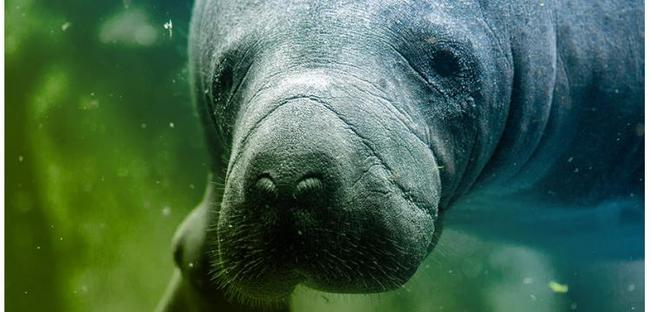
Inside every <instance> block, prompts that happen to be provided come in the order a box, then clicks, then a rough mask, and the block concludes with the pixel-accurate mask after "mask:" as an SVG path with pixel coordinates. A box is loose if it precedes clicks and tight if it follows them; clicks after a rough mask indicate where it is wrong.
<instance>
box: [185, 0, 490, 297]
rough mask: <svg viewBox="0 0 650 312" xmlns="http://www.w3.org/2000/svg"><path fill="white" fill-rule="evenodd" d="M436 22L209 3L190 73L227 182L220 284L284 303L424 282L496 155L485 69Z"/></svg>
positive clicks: (294, 6)
mask: <svg viewBox="0 0 650 312" xmlns="http://www.w3.org/2000/svg"><path fill="white" fill-rule="evenodd" d="M431 11H432V8H431V7H427V6H422V5H405V4H401V5H397V4H386V3H382V4H380V3H375V2H372V3H370V4H365V5H364V4H359V3H358V2H350V3H347V2H345V3H344V2H340V3H339V2H337V3H318V2H315V3H302V2H301V3H289V2H284V1H279V2H277V3H275V2H273V1H269V2H263V3H260V2H249V1H241V2H231V1H224V2H223V3H222V2H219V1H199V2H198V3H197V4H196V7H195V12H194V17H193V23H192V29H191V38H190V40H191V41H190V44H191V49H190V52H191V68H192V70H193V79H194V86H195V90H196V95H197V102H198V105H199V108H200V110H201V112H202V117H203V120H204V123H205V128H206V133H207V135H208V137H209V141H208V142H209V144H210V147H211V149H212V151H213V156H214V158H215V165H214V170H215V172H216V174H217V176H219V177H220V179H221V180H219V179H218V180H217V181H216V182H215V183H213V184H211V186H210V187H214V188H216V189H217V190H218V191H220V192H221V194H222V196H221V202H220V203H218V204H216V205H215V206H216V208H215V211H214V217H213V220H212V223H213V226H212V229H211V232H210V235H209V237H211V239H212V243H213V244H212V247H211V249H210V251H209V257H210V260H211V262H212V266H213V270H214V277H215V279H216V280H217V281H218V283H220V284H221V285H222V286H224V287H226V288H227V289H228V290H230V291H232V292H234V293H236V294H237V295H239V296H242V297H244V298H248V299H252V300H260V301H273V300H278V299H281V298H284V297H286V296H287V295H288V294H289V293H290V292H291V291H292V290H293V288H294V287H295V286H296V285H297V284H304V285H306V286H309V287H312V288H316V289H319V290H324V291H331V292H345V293H367V292H379V291H386V290H390V289H394V288H396V287H399V286H401V285H402V284H404V283H405V282H406V281H407V280H408V279H409V278H410V277H411V276H412V275H413V274H414V272H415V271H416V270H417V268H418V265H419V264H420V262H421V261H422V260H423V259H424V258H425V257H426V256H427V254H428V252H429V251H430V250H431V249H432V248H433V246H434V245H435V243H436V241H437V237H438V234H439V232H440V229H441V228H440V225H439V221H440V220H439V211H440V207H441V205H442V204H444V203H445V202H446V201H448V200H450V198H452V197H453V194H455V190H457V189H458V188H462V187H465V186H466V185H468V183H469V182H467V181H466V180H465V179H464V175H463V173H467V172H474V171H476V169H475V168H474V167H475V166H474V165H473V162H474V161H476V160H477V159H482V158H485V155H483V154H484V153H485V151H484V150H483V149H482V148H481V147H480V146H478V147H476V146H475V145H480V144H481V142H478V140H482V139H483V137H482V136H481V135H480V134H478V129H479V128H480V125H477V123H476V122H474V121H473V120H474V119H475V118H477V117H480V116H481V115H482V114H486V113H485V111H488V109H487V108H486V109H484V110H480V109H477V106H478V105H482V102H484V97H485V94H483V93H481V85H482V83H481V79H480V78H479V77H478V73H479V72H481V67H482V66H483V64H482V63H481V62H480V61H479V56H478V55H476V54H473V52H472V51H473V48H472V45H471V43H469V42H468V41H467V40H469V39H468V38H469V37H468V36H467V35H463V36H462V37H460V39H457V38H456V39H455V37H453V36H454V35H455V32H453V31H452V30H450V29H448V28H447V27H446V26H445V25H444V24H442V23H443V22H444V21H442V22H441V21H437V20H435V19H434V18H432V17H428V16H427V14H430V12H431ZM427 12H428V13H427ZM441 25H442V26H441ZM486 62H487V61H486ZM483 67H484V66H483ZM490 96H493V95H490ZM464 131H465V132H466V133H465V132H464ZM455 132H458V133H455ZM472 146H475V147H474V148H473V149H472V148H471V147H472ZM471 158H474V159H473V160H470V159H471ZM220 170H223V171H224V172H225V174H221V175H219V173H220V172H219V171H220ZM474 177H475V175H474ZM474 177H472V176H471V175H470V178H469V179H470V180H471V179H473V178H474ZM445 183H447V185H445Z"/></svg>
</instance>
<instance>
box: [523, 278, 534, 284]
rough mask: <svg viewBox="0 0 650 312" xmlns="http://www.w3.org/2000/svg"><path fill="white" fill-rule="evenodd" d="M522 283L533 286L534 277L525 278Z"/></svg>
mask: <svg viewBox="0 0 650 312" xmlns="http://www.w3.org/2000/svg"><path fill="white" fill-rule="evenodd" d="M522 283H524V284H532V283H533V278H532V277H526V278H524V280H523V281H522Z"/></svg>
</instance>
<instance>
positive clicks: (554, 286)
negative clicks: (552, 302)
mask: <svg viewBox="0 0 650 312" xmlns="http://www.w3.org/2000/svg"><path fill="white" fill-rule="evenodd" d="M548 288H550V289H551V290H552V291H553V292H554V293H558V294H564V293H566V292H568V291H569V285H566V284H560V283H558V282H555V281H550V282H549V283H548Z"/></svg>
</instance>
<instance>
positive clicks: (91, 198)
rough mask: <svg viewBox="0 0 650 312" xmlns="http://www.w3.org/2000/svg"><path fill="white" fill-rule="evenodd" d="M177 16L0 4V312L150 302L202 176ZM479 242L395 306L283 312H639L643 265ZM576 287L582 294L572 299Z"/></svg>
mask: <svg viewBox="0 0 650 312" xmlns="http://www.w3.org/2000/svg"><path fill="white" fill-rule="evenodd" d="M178 2H181V1H135V0H133V1H131V0H123V1H68V2H66V3H64V4H63V3H60V2H58V1H40V2H37V1H32V0H8V1H6V6H5V9H6V38H5V58H6V78H7V79H6V111H5V112H6V140H7V145H6V154H5V167H6V170H7V173H6V196H7V197H6V214H5V216H6V242H5V243H6V249H5V255H6V274H7V275H6V280H5V283H6V293H5V294H6V300H7V301H6V302H7V310H8V311H41V310H47V311H147V310H151V309H153V308H154V307H155V305H156V303H157V301H158V300H159V299H160V296H161V295H162V293H163V291H164V289H165V287H166V284H167V282H168V280H169V278H170V277H171V274H172V268H173V264H172V257H171V249H170V240H171V237H172V235H173V232H174V230H175V228H176V226H177V225H178V224H179V223H180V222H181V220H182V219H183V218H184V216H186V215H187V214H188V213H189V211H190V210H191V209H192V208H193V206H194V205H195V204H196V203H198V202H199V200H200V198H201V195H202V193H203V190H204V188H205V185H206V172H207V153H206V152H205V147H204V146H203V139H202V133H201V131H200V129H199V125H198V121H197V118H196V116H195V112H194V109H193V107H192V105H191V103H190V97H189V88H188V86H187V85H188V82H187V71H186V65H185V64H186V57H187V55H186V48H185V46H186V39H187V22H188V18H189V13H190V8H191V3H189V1H188V3H184V2H183V3H178ZM480 237H482V236H480V235H478V234H468V233H466V232H463V231H460V230H455V229H454V228H453V227H450V229H449V230H446V232H445V234H444V235H443V238H442V241H441V242H440V246H439V247H438V248H437V249H436V250H435V251H434V253H433V254H432V255H431V256H430V257H429V258H428V259H427V261H426V262H425V263H423V264H422V266H421V267H420V270H419V271H418V273H417V275H416V276H415V277H414V279H413V280H411V281H410V282H409V283H408V284H407V285H405V286H404V287H403V288H402V289H400V290H398V291H395V292H391V293H389V294H383V295H333V294H326V293H319V292H315V291H312V290H308V289H304V288H300V289H298V291H297V292H296V293H295V294H294V296H293V297H292V303H293V304H294V308H295V310H296V311H318V310H319V309H320V310H322V311H571V310H582V311H594V307H596V309H597V308H599V307H600V308H602V307H607V308H610V307H611V308H615V309H616V310H617V311H634V310H636V311H640V310H642V309H643V289H644V285H643V277H642V276H643V264H642V259H639V258H626V259H625V260H608V261H595V260H594V261H592V259H584V260H582V261H583V263H584V265H580V266H578V268H579V269H576V267H575V266H573V267H559V264H558V263H557V262H556V261H553V260H552V259H550V258H549V257H548V255H545V254H544V253H541V252H540V251H538V250H536V249H532V248H527V247H524V246H523V245H517V244H514V243H506V242H499V243H497V242H495V241H494V240H488V239H485V238H480ZM594 276H599V277H602V278H600V279H598V283H599V284H598V285H596V286H597V287H593V285H592V284H593V282H594V281H595V279H594ZM585 285H590V286H592V287H589V288H588V289H591V290H593V291H594V292H593V293H591V292H587V293H584V292H583V293H580V290H579V289H583V288H584V289H587V287H583V286H585ZM591 290H590V291H591ZM603 298H606V299H607V300H606V301H607V305H605V306H604V305H602V304H601V301H603ZM592 299H593V300H592Z"/></svg>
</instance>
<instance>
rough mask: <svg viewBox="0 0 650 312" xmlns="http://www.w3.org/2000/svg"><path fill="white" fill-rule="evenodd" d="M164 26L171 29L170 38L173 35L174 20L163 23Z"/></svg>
mask: <svg viewBox="0 0 650 312" xmlns="http://www.w3.org/2000/svg"><path fill="white" fill-rule="evenodd" d="M163 28H165V29H167V30H168V31H169V38H171V37H172V29H173V28H174V25H173V24H172V20H171V19H170V20H169V21H168V22H167V23H165V24H164V25H163Z"/></svg>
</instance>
